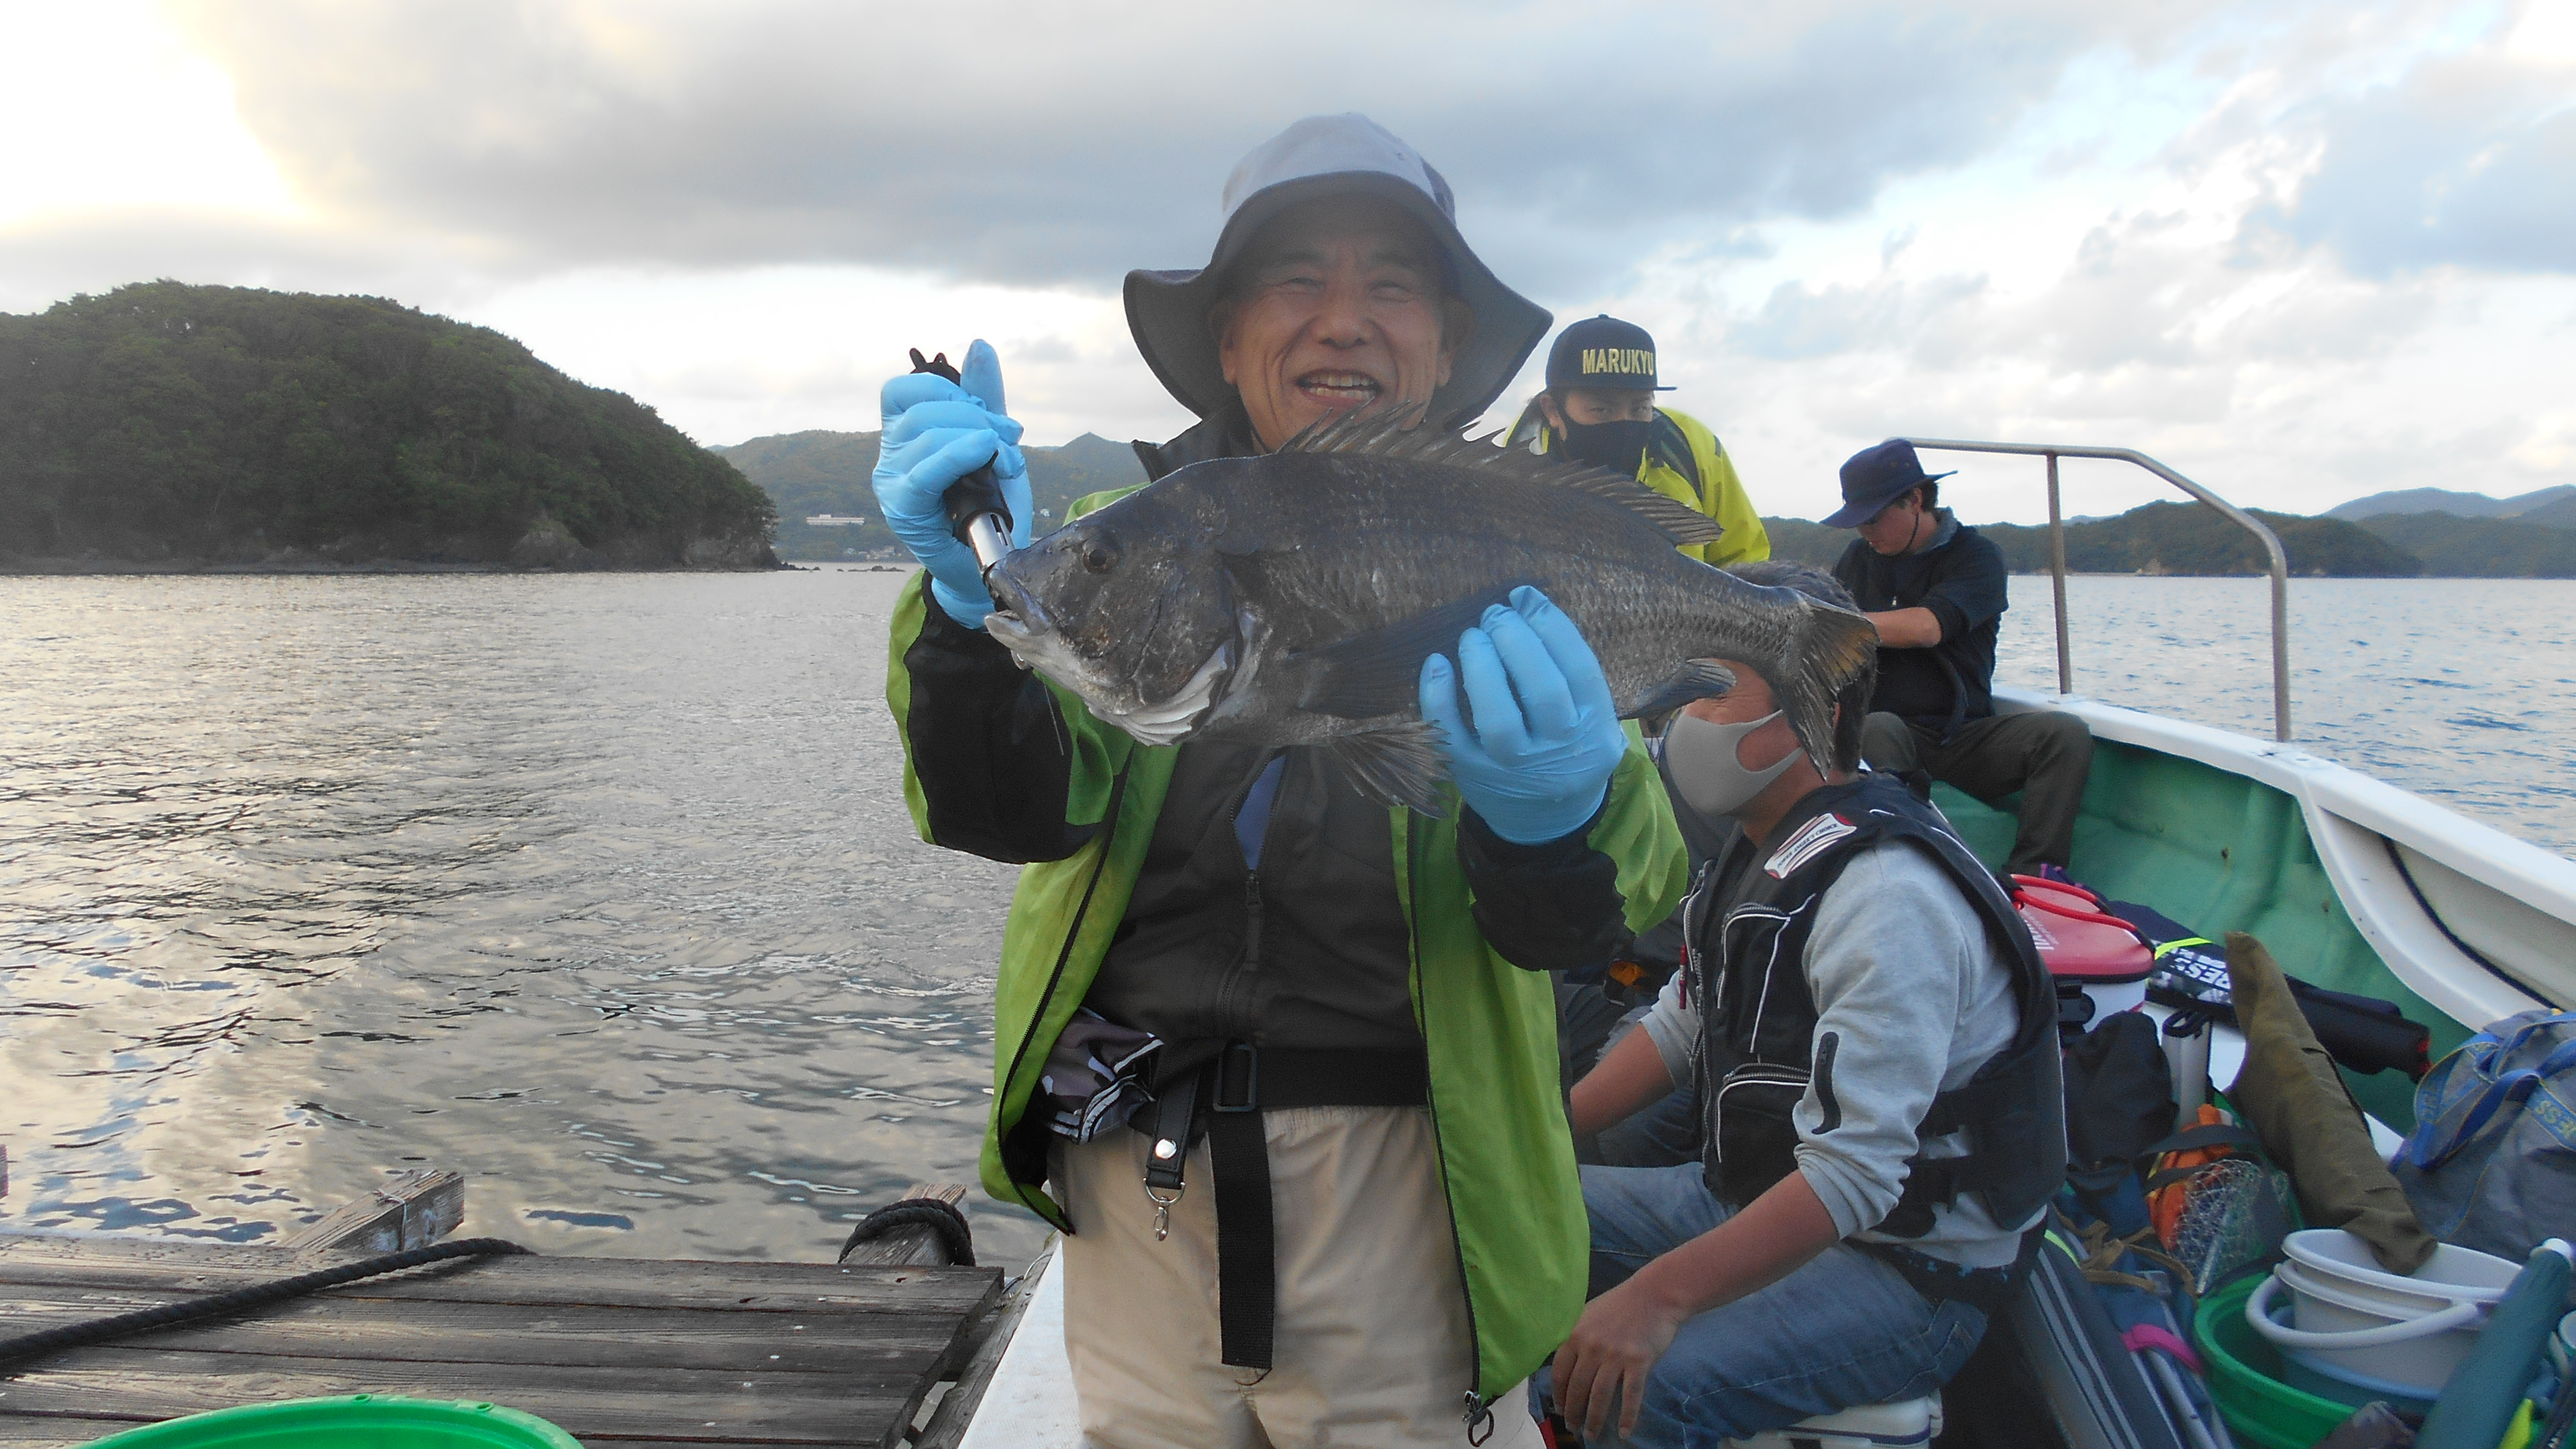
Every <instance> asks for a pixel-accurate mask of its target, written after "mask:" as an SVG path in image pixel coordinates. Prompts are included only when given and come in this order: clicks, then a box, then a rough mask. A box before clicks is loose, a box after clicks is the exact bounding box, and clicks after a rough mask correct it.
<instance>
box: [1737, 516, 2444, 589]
mask: <svg viewBox="0 0 2576 1449" xmlns="http://www.w3.org/2000/svg"><path fill="white" fill-rule="evenodd" d="M2254 516H2255V517H2257V518H2260V519H2262V520H2263V521H2264V522H2265V523H2266V524H2269V525H2270V526H2271V528H2272V531H2273V532H2274V533H2276V534H2279V535H2280V537H2281V548H2282V550H2283V551H2284V552H2285V553H2287V554H2288V555H2289V558H2290V571H2291V572H2292V573H2295V574H2303V575H2323V576H2331V577H2338V578H2402V577H2406V576H2409V575H2413V574H2419V573H2422V572H2424V571H2425V569H2424V565H2423V563H2422V561H2421V560H2419V559H2418V558H2417V556H2416V555H2415V554H2414V553H2412V552H2410V551H2409V550H2408V548H2407V547H2406V546H2404V544H2403V543H2402V542H2401V541H2398V540H2391V539H2386V538H2382V537H2380V536H2378V535H2376V534H2374V533H2372V532H2370V531H2369V530H2367V529H2364V528H2362V527H2361V526H2359V525H2357V524H2351V523H2346V522H2344V521H2342V520H2340V519H2333V518H2303V517H2300V516H2299V515H2298V514H2295V513H2265V512H2263V511H2261V510H2259V509H2258V510H2255V514H2254ZM1762 526H1763V528H1764V529H1765V530H1767V531H1768V532H1769V533H1770V535H1771V555H1772V557H1774V558H1786V559H1796V560H1797V561H1799V562H1801V563H1811V564H1814V565H1815V566H1817V567H1818V568H1830V567H1832V566H1833V562H1834V560H1836V559H1838V558H1840V557H1842V552H1843V549H1844V548H1845V547H1847V546H1849V544H1850V543H1851V541H1852V540H1853V539H1854V538H1855V537H1857V536H1858V535H1856V534H1854V533H1853V532H1852V531H1851V530H1850V529H1848V528H1827V527H1825V526H1824V525H1823V524H1821V523H1810V522H1808V521H1807V520H1805V519H1803V518H1766V519H1763V520H1762ZM1977 531H1978V532H1979V533H1982V534H1984V535H1985V536H1986V537H1988V538H1991V539H1993V540H1994V541H1995V545H1996V546H1997V547H1998V548H2000V549H2002V550H2003V555H2004V563H2005V566H2006V567H2008V568H2010V569H2011V570H2012V571H2013V572H2014V573H2044V572H2046V571H2047V569H2048V530H2047V529H2046V528H2044V527H2025V526H2023V525H2020V524H2012V523H1981V524H1978V525H1977ZM2066 566H2067V568H2069V569H2071V570H2073V571H2074V572H2077V573H2091V574H2112V573H2116V574H2131V573H2135V574H2203V575H2208V574H2221V575H2223V574H2259V573H2261V572H2263V567H2264V561H2263V551H2262V545H2260V544H2258V543H2256V542H2255V541H2254V540H2253V538H2251V537H2250V536H2248V535H2247V534H2246V533H2245V532H2244V531H2243V530H2241V529H2239V528H2237V527H2236V525H2234V524H2232V523H2230V522H2228V521H2227V520H2226V519H2225V518H2223V517H2221V516H2219V513H2218V511H2217V510H2216V509H2214V508H2210V507H2207V506H2206V505H2203V504H2199V503H2149V504H2146V505H2145V506H2143V507H2139V508H2132V509H2130V510H2129V511H2128V512H2126V513H2123V514H2121V515H2119V516H2118V517H2116V518H2102V519H2093V520H2089V521H2087V522H2083V523H2070V524H2068V525H2067V526H2066Z"/></svg>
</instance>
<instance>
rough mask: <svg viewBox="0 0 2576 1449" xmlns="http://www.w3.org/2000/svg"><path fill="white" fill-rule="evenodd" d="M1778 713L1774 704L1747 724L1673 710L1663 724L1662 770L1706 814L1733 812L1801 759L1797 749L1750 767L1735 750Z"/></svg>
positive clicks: (1684, 797) (1688, 801) (1697, 808)
mask: <svg viewBox="0 0 2576 1449" xmlns="http://www.w3.org/2000/svg"><path fill="white" fill-rule="evenodd" d="M1779 717H1780V711H1778V710H1776V709H1775V710H1773V711H1772V712H1771V713H1769V714H1766V715H1764V716H1763V717H1762V718H1760V719H1757V720H1749V721H1747V722H1745V723H1743V724H1714V723H1711V722H1710V721H1708V720H1704V719H1701V718H1700V717H1699V716H1697V715H1694V714H1677V715H1674V716H1673V722H1672V723H1671V724H1670V725H1667V726H1665V728H1664V773H1666V774H1668V775H1670V776H1672V780H1673V788H1674V789H1676V790H1679V791H1680V792H1681V796H1682V799H1683V800H1684V801H1685V802H1686V803H1688V804H1689V806H1690V807H1691V808H1692V809H1694V810H1696V811H1698V812H1699V813H1701V814H1702V815H1732V814H1734V813H1735V812H1736V811H1737V810H1739V809H1742V808H1743V806H1744V803H1745V802H1746V801H1748V800H1751V799H1752V798H1753V797H1754V796H1756V795H1759V794H1761V793H1762V790H1763V787H1764V786H1767V785H1769V784H1770V783H1771V782H1772V781H1774V780H1777V779H1779V778H1780V777H1781V776H1782V775H1784V774H1787V773H1788V771H1789V767H1790V766H1791V765H1794V764H1796V763H1798V752H1797V751H1796V750H1791V751H1790V752H1789V753H1788V754H1786V755H1783V756H1781V757H1780V761H1779V763H1778V764H1775V765H1773V766H1771V767H1770V768H1769V769H1765V770H1748V769H1746V768H1744V764H1743V762H1742V761H1740V760H1738V759H1737V758H1736V756H1735V747H1736V746H1737V745H1739V744H1742V743H1743V742H1744V737H1745V736H1746V735H1749V734H1751V733H1753V732H1754V731H1755V730H1758V729H1760V728H1762V727H1763V726H1764V725H1767V724H1769V723H1770V722H1771V721H1773V720H1775V719H1778V718H1779Z"/></svg>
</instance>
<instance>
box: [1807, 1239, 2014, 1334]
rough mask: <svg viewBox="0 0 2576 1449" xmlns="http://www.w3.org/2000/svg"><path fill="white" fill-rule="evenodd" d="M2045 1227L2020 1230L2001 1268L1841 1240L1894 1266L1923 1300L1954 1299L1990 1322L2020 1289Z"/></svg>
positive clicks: (1888, 1244)
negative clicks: (2017, 1245)
mask: <svg viewBox="0 0 2576 1449" xmlns="http://www.w3.org/2000/svg"><path fill="white" fill-rule="evenodd" d="M2046 1230H2047V1225H2046V1224H2045V1223H2042V1224H2041V1225H2040V1226H2037V1227H2034V1228H2032V1229H2031V1230H2030V1231H2029V1232H2026V1233H2024V1234H2022V1235H2021V1250H2020V1251H2019V1252H2017V1253H2015V1254H2014V1255H2013V1260H2012V1262H2011V1264H2010V1265H2008V1266H2006V1267H2002V1268H1970V1267H1966V1266H1963V1265H1961V1264H1958V1263H1953V1262H1950V1261H1949V1260H1947V1259H1944V1258H1935V1257H1933V1256H1932V1255H1931V1254H1929V1253H1922V1252H1917V1251H1915V1250H1914V1249H1912V1248H1905V1247H1899V1246H1897V1245H1896V1244H1894V1243H1873V1242H1868V1241H1866V1240H1863V1239H1860V1238H1847V1239H1845V1240H1844V1241H1846V1242H1848V1243H1850V1244H1851V1245H1852V1246H1853V1247H1855V1248H1858V1249H1860V1250H1861V1251H1862V1252H1864V1253H1867V1254H1869V1255H1870V1256H1871V1257H1873V1258H1876V1259H1878V1260H1879V1261H1880V1262H1882V1263H1885V1264H1886V1265H1887V1266H1889V1267H1891V1268H1894V1269H1895V1270H1896V1271H1897V1273H1898V1274H1899V1275H1900V1276H1902V1277H1903V1278H1904V1279H1905V1281H1906V1284H1907V1286H1909V1287H1911V1288H1912V1289H1913V1290H1914V1291H1915V1292H1917V1293H1919V1294H1921V1295H1923V1298H1924V1300H1925V1301H1926V1302H1929V1303H1935V1304H1937V1303H1939V1302H1940V1301H1941V1300H1943V1299H1945V1298H1949V1299H1956V1300H1958V1301H1959V1302H1961V1303H1965V1304H1967V1305H1968V1306H1969V1307H1971V1308H1974V1309H1976V1310H1977V1311H1978V1312H1980V1313H1983V1314H1984V1315H1986V1321H1987V1322H1989V1323H1991V1322H1993V1321H1994V1320H1995V1318H1996V1317H1997V1316H1999V1315H2000V1314H2001V1313H2002V1312H2003V1311H2004V1310H2005V1309H2006V1308H2008V1307H2010V1306H2012V1301H2013V1299H2014V1297H2015V1296H2016V1295H2018V1294H2019V1293H2020V1292H2021V1284H2022V1279H2024V1278H2025V1277H2028V1276H2029V1274H2030V1265H2031V1261H2032V1260H2033V1259H2034V1258H2036V1257H2037V1256H2038V1255H2039V1252H2040V1246H2041V1240H2042V1238H2043V1237H2044V1236H2045V1234H2046Z"/></svg>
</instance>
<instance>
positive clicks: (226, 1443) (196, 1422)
mask: <svg viewBox="0 0 2576 1449" xmlns="http://www.w3.org/2000/svg"><path fill="white" fill-rule="evenodd" d="M88 1449H581V1441H580V1440H578V1439H576V1438H574V1437H573V1436H571V1435H570V1434H567V1433H565V1432H564V1431H563V1430H561V1429H558V1428H556V1427H555V1426H554V1425H552V1424H549V1423H547V1422H546V1421H545V1420H543V1419H540V1418H538V1417H537V1416H536V1415H534V1414H529V1413H522V1412H521V1411H519V1410H517V1409H505V1408H503V1407H501V1406H500V1405H498V1404H469V1403H449V1402H445V1401H443V1400H438V1399H397V1398H390V1397H387V1396H386V1395H383V1394H353V1395H351V1396H349V1397H347V1398H340V1399H288V1400H286V1401H285V1402H283V1403H276V1404H245V1405H243V1406H242V1407H240V1408H238V1409H217V1410H215V1411H214V1412H213V1413H211V1414H191V1415H189V1416H188V1417H187V1418H184V1419H171V1420H167V1421H165V1422H163V1423H159V1424H147V1425H145V1426H143V1427H142V1428H140V1429H128V1430H126V1431H125V1432H124V1433H122V1434H111V1435H109V1436H108V1437H106V1438H104V1439H99V1440H95V1441H93V1442H92V1443H91V1444H90V1445H89V1446H88Z"/></svg>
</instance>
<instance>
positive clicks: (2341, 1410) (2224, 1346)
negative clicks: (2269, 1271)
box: [2192, 1273, 2352, 1449]
mask: <svg viewBox="0 0 2576 1449" xmlns="http://www.w3.org/2000/svg"><path fill="white" fill-rule="evenodd" d="M2262 1281H2263V1275H2261V1274H2259V1273H2254V1274H2248V1275H2247V1276H2245V1277H2243V1278H2240V1279H2238V1280H2237V1281H2236V1282H2234V1283H2230V1284H2229V1285H2227V1286H2226V1287H2224V1288H2221V1289H2219V1290H2218V1291H2217V1292H2216V1293H2213V1294H2211V1295H2210V1296H2209V1297H2207V1298H2204V1299H2202V1300H2201V1301H2200V1312H2199V1313H2198V1314H2197V1315H2195V1316H2194V1318H2193V1320H2192V1337H2193V1338H2195V1339H2197V1340H2199V1343H2200V1356H2201V1360H2202V1362H2203V1363H2205V1364H2206V1365H2207V1366H2208V1368H2209V1394H2210V1397H2211V1398H2214V1399H2216V1400H2218V1412H2219V1416H2220V1417H2222V1418H2224V1419H2225V1420H2227V1427H2228V1429H2229V1430H2230V1431H2231V1432H2233V1433H2234V1434H2235V1435H2236V1437H2237V1438H2239V1439H2241V1440H2243V1441H2245V1442H2246V1443H2248V1444H2256V1445H2260V1446H2262V1449H2313V1446H2314V1445H2315V1444H2316V1442H2317V1441H2318V1440H2320V1439H2323V1438H2324V1437H2325V1436H2326V1435H2328V1434H2331V1433H2333V1432H2334V1429H2335V1426H2336V1425H2338V1424H2340V1423H2342V1422H2343V1421H2344V1420H2346V1419H2349V1418H2351V1417H2352V1405H2350V1404H2345V1403H2338V1402H2336V1401H2335V1400H2333V1399H2329V1398H2326V1397H2324V1396H2322V1395H2318V1394H2312V1393H2309V1392H2308V1391H2307V1390H2305V1389H2294V1388H2292V1387H2290V1386H2289V1385H2288V1384H2287V1383H2285V1382H2283V1381H2282V1367H2281V1354H2280V1351H2279V1350H2278V1349H2275V1348H2274V1347H2272V1345H2271V1344H2269V1343H2267V1342H2265V1341H2264V1340H2263V1339H2262V1338H2261V1337H2259V1336H2257V1335H2256V1333H2255V1332H2254V1329H2253V1327H2252V1325H2250V1324H2248V1323H2247V1322H2246V1321H2245V1300H2246V1299H2248V1298H2251V1297H2253V1296H2254V1289H2255V1288H2256V1287H2257V1286H2258V1285H2260V1284H2261V1283H2262Z"/></svg>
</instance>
